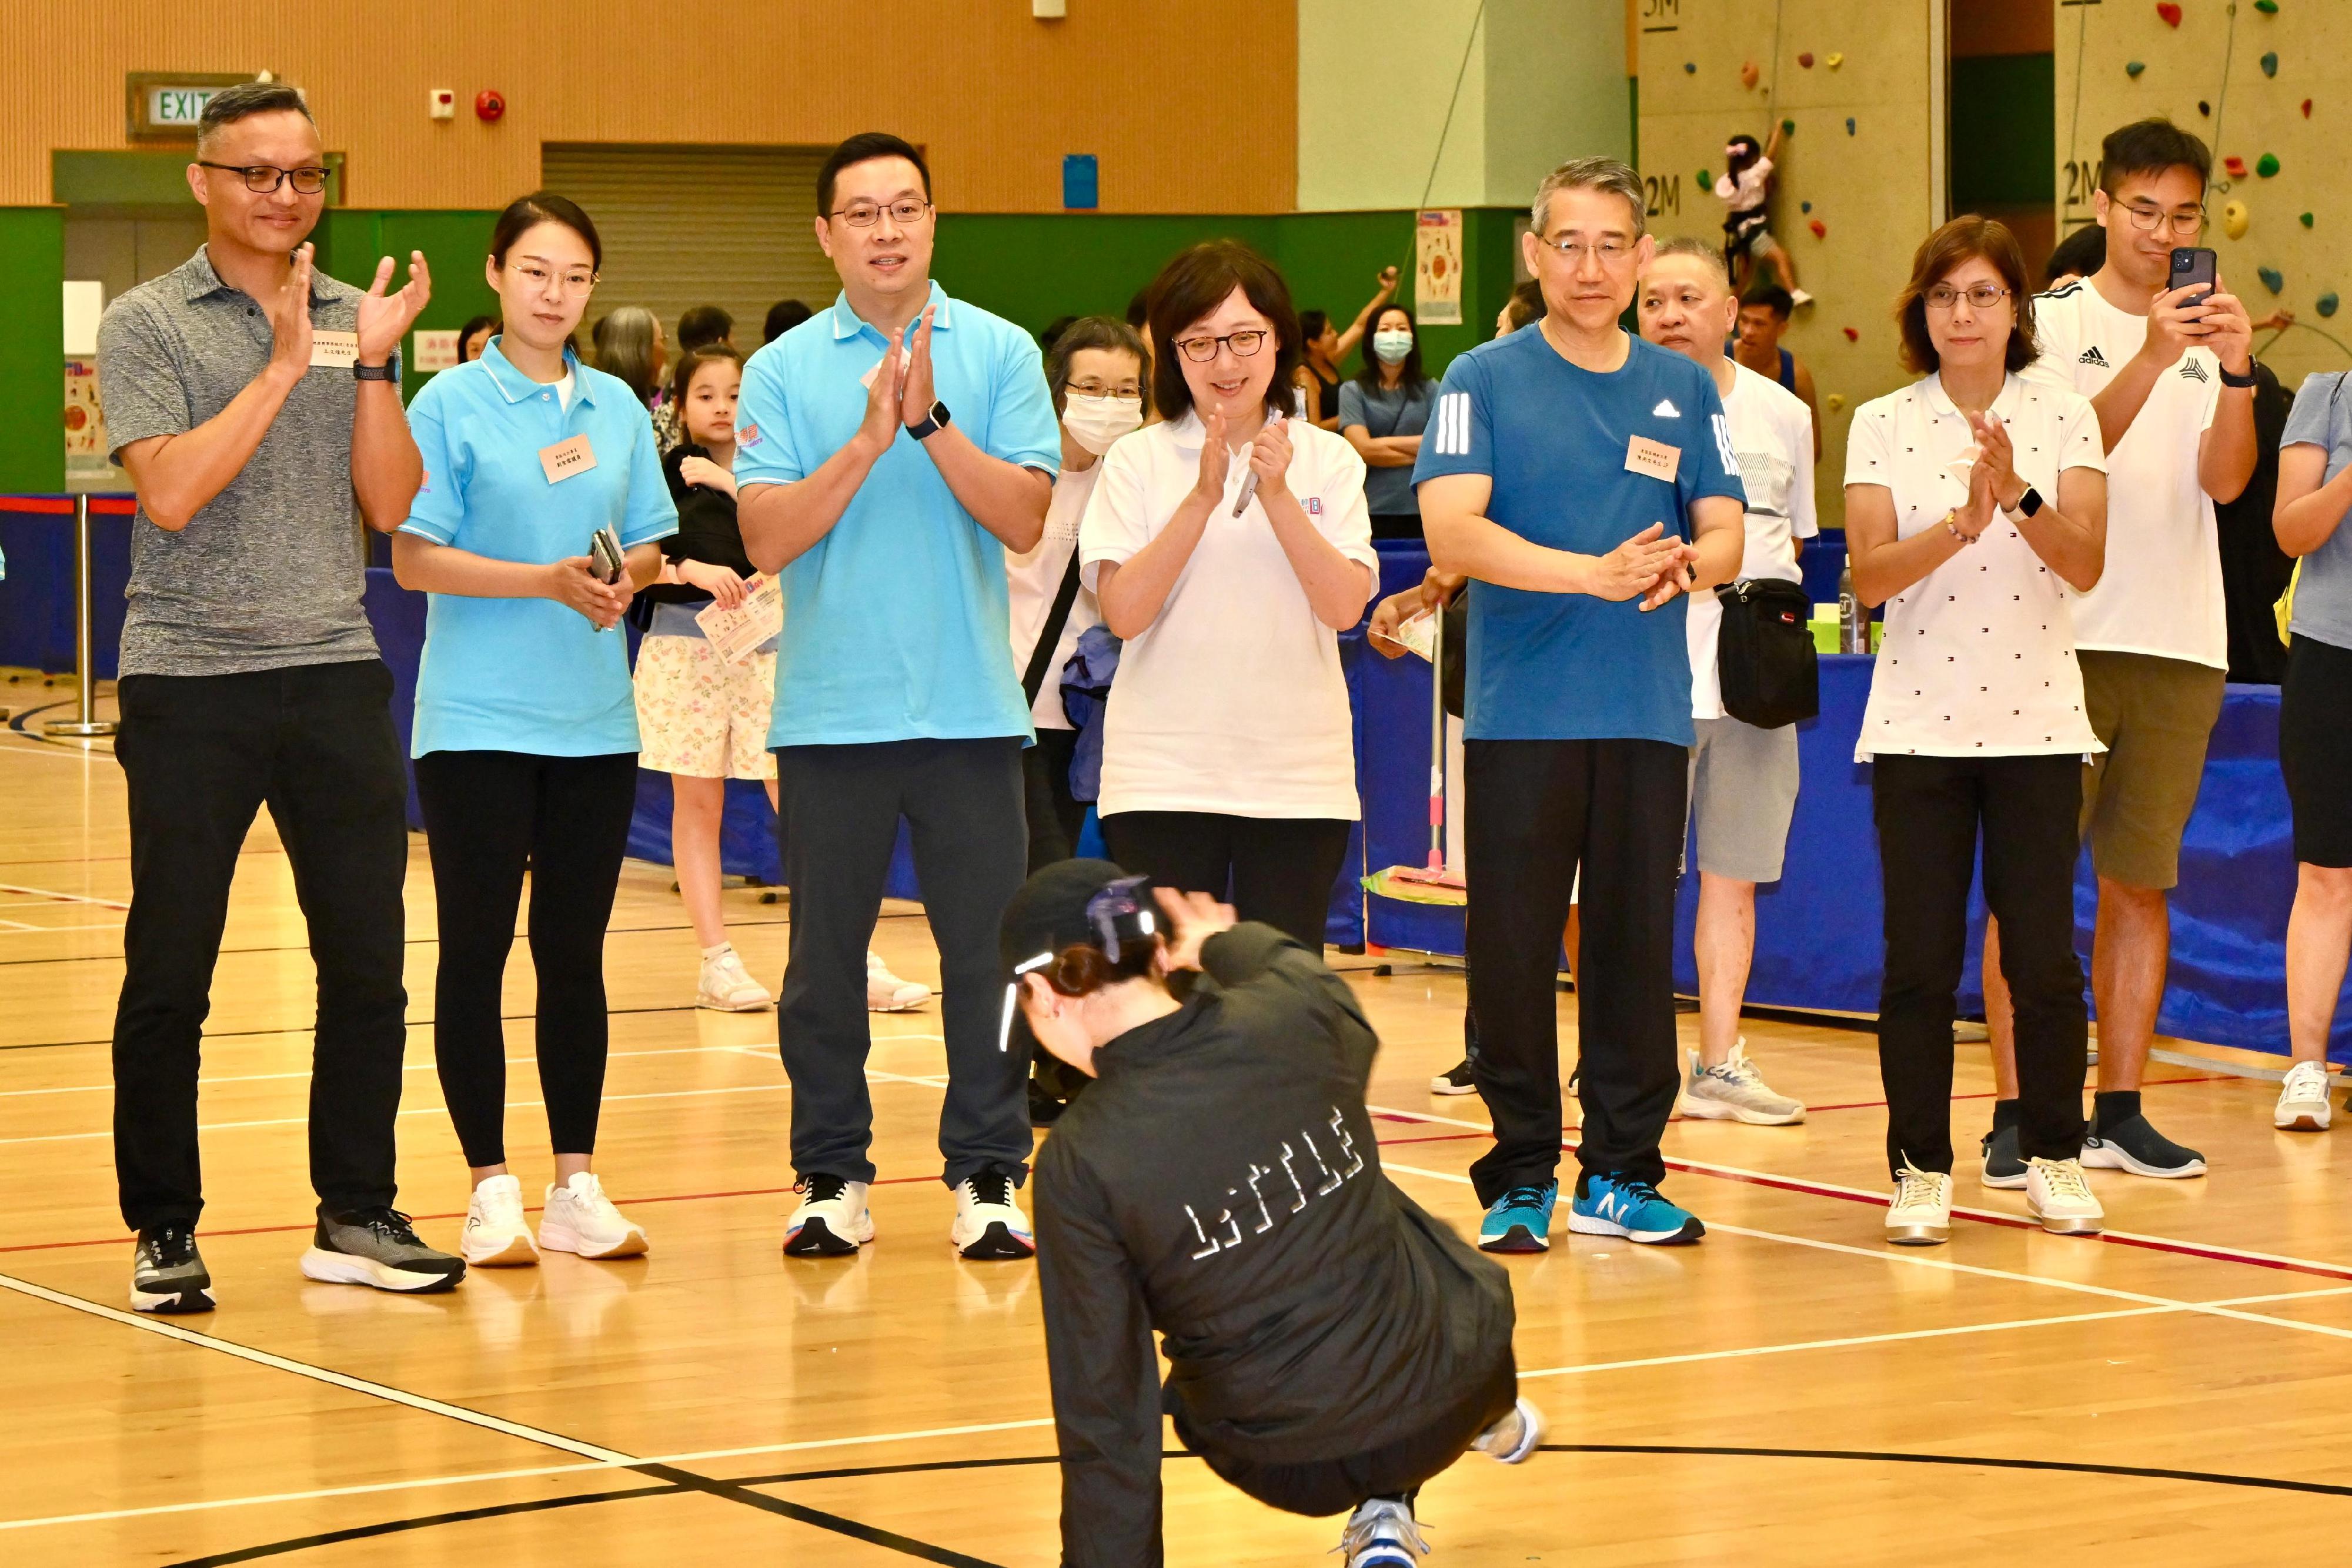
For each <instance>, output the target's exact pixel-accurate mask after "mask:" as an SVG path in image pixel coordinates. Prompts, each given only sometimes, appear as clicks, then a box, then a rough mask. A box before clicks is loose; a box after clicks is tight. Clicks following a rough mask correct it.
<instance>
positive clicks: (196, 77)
mask: <svg viewBox="0 0 2352 1568" xmlns="http://www.w3.org/2000/svg"><path fill="white" fill-rule="evenodd" d="M251 80H253V78H252V76H251V75H249V74H247V73H245V72H220V73H215V72H205V71H132V72H131V73H130V77H129V79H128V82H127V83H126V88H127V90H126V92H125V94H124V99H125V103H124V107H125V110H127V116H126V118H127V121H128V123H127V124H126V126H125V128H124V131H125V134H127V135H128V136H129V137H130V139H131V141H193V140H194V137H195V134H196V121H197V120H199V119H200V118H202V116H203V114H204V112H205V104H206V103H207V102H209V101H210V100H211V99H212V96H213V94H215V93H216V92H218V91H219V90H220V89H223V88H225V87H234V86H236V84H237V83H239V82H247V81H251Z"/></svg>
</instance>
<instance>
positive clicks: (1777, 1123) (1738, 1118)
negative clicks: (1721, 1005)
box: [1676, 1037, 1805, 1127]
mask: <svg viewBox="0 0 2352 1568" xmlns="http://www.w3.org/2000/svg"><path fill="white" fill-rule="evenodd" d="M1676 1109H1677V1110H1679V1111H1681V1112H1682V1113H1683V1114H1684V1115H1685V1116H1697V1117H1701V1118H1703V1119H1705V1120H1707V1121H1711V1122H1746V1123H1748V1124H1749V1125H1751V1126H1757V1127H1786V1126H1789V1125H1790V1124H1794V1123H1798V1122H1801V1121H1803V1120H1804V1119H1805V1103H1804V1102H1803V1101H1801V1100H1791V1099H1790V1097H1789V1096H1787V1095H1786V1094H1780V1093H1775V1092H1773V1089H1772V1086H1771V1085H1770V1084H1769V1083H1767V1082H1764V1075H1763V1074H1762V1073H1760V1072H1759V1071H1756V1064H1755V1063H1754V1062H1752V1061H1748V1041H1747V1040H1746V1038H1745V1037H1742V1038H1741V1039H1740V1040H1737V1041H1735V1042H1734V1043H1733V1045H1732V1047H1731V1054H1730V1055H1729V1056H1728V1057H1727V1058H1725V1059H1724V1061H1723V1063H1722V1064H1721V1065H1720V1066H1717V1067H1705V1068H1703V1067H1701V1066H1699V1064H1698V1052H1696V1051H1692V1052H1691V1054H1690V1076H1689V1077H1688V1078H1686V1079H1685V1080H1684V1081H1683V1095H1682V1103H1681V1104H1680V1105H1678V1106H1677V1107H1676Z"/></svg>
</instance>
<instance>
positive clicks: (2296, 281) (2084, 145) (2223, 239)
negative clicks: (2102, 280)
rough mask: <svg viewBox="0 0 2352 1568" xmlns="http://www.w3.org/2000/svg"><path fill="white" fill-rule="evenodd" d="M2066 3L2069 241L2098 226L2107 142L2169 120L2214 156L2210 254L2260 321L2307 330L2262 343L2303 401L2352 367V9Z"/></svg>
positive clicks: (2150, 0)
mask: <svg viewBox="0 0 2352 1568" xmlns="http://www.w3.org/2000/svg"><path fill="white" fill-rule="evenodd" d="M2053 4H2054V5H2055V6H2056V10H2057V31H2056V54H2057V60H2056V65H2057V72H2056V77H2057V97H2058V105H2057V107H2058V171H2057V176H2058V178H2057V197H2058V226H2059V232H2060V233H2061V234H2065V233H2069V232H2071V231H2073V230H2074V229H2076V228H2079V227H2081V226H2082V225H2084V224H2086V223H2090V222H2092V221H2093V218H2092V213H2091V194H2092V193H2093V192H2094V191H2095V189H2096V188H2097V186H2098V181H2099V142H2100V140H2101V139H2102V138H2103V137H2105V135H2106V133H2107V132H2108V131H2112V130H2114V129H2115V128H2116V126H2118V125H2122V124H2125V123H2126V122H2128V121H2130V120H2138V119H2141V118H2143V117H2145V116H2147V115H2151V114H2163V115H2169V116H2170V117H2171V118H2172V120H2174V122H2175V123H2177V124H2179V125H2181V126H2183V127H2185V128H2187V129H2189V130H2190V131H2195V132H2196V133H2197V134H2198V135H2199V136H2201V137H2203V138H2204V139H2205V141H2206V143H2207V145H2209V146H2210V147H2211V148H2212V149H2213V159H2214V167H2213V184H2212V188H2211V189H2210V191H2208V192H2207V193H2206V199H2205V204H2206V208H2207V210H2208V211H2209V212H2210V214H2212V225H2211V226H2210V228H2209V229H2208V230H2207V232H2206V238H2205V240H2204V242H2203V243H2205V244H2207V245H2210V246H2212V247H2213V249H2214V250H2215V251H2216V252H2218V253H2219V255H2220V257H2221V277H2222V280H2223V281H2224V282H2225V283H2227V284H2228V285H2229V287H2230V288H2231V292H2233V293H2235V294H2236V295H2238V296H2239V297H2240V298H2242V299H2243V300H2244V301H2245V302H2246V308H2247V309H2248V310H2249V311H2250V312H2252V315H2253V317H2254V318H2255V319H2256V320H2258V321H2259V320H2260V319H2263V317H2265V316H2268V315H2270V314H2271V313H2272V312H2273V311H2274V310H2277V309H2280V308H2284V309H2287V310H2291V311H2293V312H2294V317H2295V319H2296V321H2297V323H2298V325H2297V326H2295V327H2294V328H2291V329H2288V330H2287V331H2285V332H2284V334H2280V335H2277V336H2276V338H2275V340H2273V334H2272V333H2270V332H2266V331H2265V332H2257V333H2256V334H2255V336H2254V346H2255V348H2256V349H2257V350H2259V351H2260V352H2261V354H2262V357H2263V361H2264V362H2266V363H2267V364H2268V365H2269V366H2270V367H2271V369H2272V370H2273V371H2277V372H2278V375H2279V379H2280V380H2281V381H2283V382H2285V384H2286V385H2287V387H2288V388H2289V390H2292V389H2294V387H2296V386H2298V385H2300V384H2301V383H2302V381H2303V378H2304V377H2305V375H2307V374H2308V373H2310V372H2311V371H2320V370H2327V371H2340V370H2343V369H2344V368H2345V367H2346V366H2347V364H2352V348H2347V347H2346V345H2347V344H2352V314H2346V313H2342V312H2340V311H2339V310H2338V308H2337V306H2338V302H2339V300H2340V299H2342V298H2352V156H2347V152H2346V148H2345V141H2346V138H2347V135H2352V48H2347V47H2352V4H2347V0H2236V3H2235V4H2231V0H2166V3H2165V4H2162V5H2158V4H2157V3H2156V0H2095V3H2094V4H2090V5H2082V4H2077V3H2076V0H2053ZM2225 161H2228V162H2225ZM2265 344H2268V345H2269V346H2268V347H2265V346H2264V345H2265Z"/></svg>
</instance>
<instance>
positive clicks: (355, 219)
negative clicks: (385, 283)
mask: <svg viewBox="0 0 2352 1568" xmlns="http://www.w3.org/2000/svg"><path fill="white" fill-rule="evenodd" d="M497 221H498V214H496V213H477V212H463V211H459V212H438V213H425V212H400V213H377V212H366V211H362V210H358V209H354V208H350V207H342V208H333V207H331V208H329V209H328V210H327V212H326V214H324V215H323V216H322V217H320V220H319V226H318V228H317V229H316V230H315V231H313V233H312V235H311V239H312V241H313V242H314V243H315V244H316V245H317V246H318V247H319V257H318V260H319V266H320V268H321V269H322V270H324V271H326V272H327V273H329V274H330V275H331V276H333V277H340V278H341V279H342V280H343V281H344V282H346V283H350V284H352V285H353V286H355V287H361V288H364V287H367V286H368V285H369V284H370V283H372V282H373V281H374V279H375V264H376V262H377V260H378V258H380V257H383V256H391V257H392V258H393V260H394V263H395V264H396V265H395V267H394V272H393V275H392V286H393V287H395V288H396V287H400V285H401V284H402V283H403V282H404V281H405V280H406V278H407V277H408V253H409V252H411V251H415V250H421V251H423V252H424V253H425V268H426V270H427V271H428V272H429V273H430V274H431V276H432V281H433V298H431V299H430V300H429V301H427V302H426V304H425V313H424V314H423V315H421V316H419V317H418V318H417V319H416V324H417V326H419V327H422V328H425V329H427V330H434V329H445V328H446V329H457V328H458V327H462V326H464V325H465V324H466V323H467V321H468V320H470V319H473V318H474V317H476V316H481V315H495V314H497V312H498V296H497V295H495V294H493V293H491V292H490V286H489V283H488V280H487V279H486V278H484V277H483V276H482V258H483V257H484V256H487V255H488V252H489V248H490V225H492V224H494V223H496V222H497ZM431 379H432V378H431V377H429V376H424V375H419V374H418V373H417V371H415V368H414V367H411V366H405V365H404V367H403V369H402V386H401V391H402V392H403V394H404V395H405V396H408V397H414V396H415V395H416V389H417V388H419V387H421V386H423V385H424V384H425V382H427V381H429V380H431Z"/></svg>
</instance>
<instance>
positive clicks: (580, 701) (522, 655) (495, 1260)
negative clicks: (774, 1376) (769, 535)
mask: <svg viewBox="0 0 2352 1568" xmlns="http://www.w3.org/2000/svg"><path fill="white" fill-rule="evenodd" d="M603 256H604V247H603V245H602V243H601V242H600V241H599V240H598V238H597V236H596V228H595V225H593V224H592V223H591V222H589V219H588V214H585V213H583V212H582V211H581V210H580V209H579V207H577V206H576V205H574V204H572V203H571V202H569V201H567V200H565V199H564V198H563V197H562V196H557V195H551V194H549V193H545V192H541V193H538V194H536V195H530V196H525V197H524V198H522V199H521V200H520V201H519V202H516V203H515V204H512V205H511V206H509V207H508V208H507V210H506V211H505V212H504V213H502V214H499V221H498V225H497V226H496V227H495V228H494V229H493V230H492V232H491V235H490V247H489V259H488V267H487V269H486V270H487V272H488V278H489V283H490V287H492V288H495V289H496V290H498V293H499V306H500V309H499V315H500V317H501V319H503V320H504V321H505V322H506V329H505V331H504V332H502V333H501V334H500V335H499V336H498V337H496V338H493V339H491V340H490V344H489V347H488V349H486V350H483V353H482V357H481V358H480V359H478V360H477V361H474V362H473V363H471V364H466V365H459V366H457V368H456V369H455V370H449V371H442V372H441V373H440V374H439V375H437V376H435V377H434V378H433V380H432V381H431V382H428V383H426V385H425V390H424V391H423V392H419V393H417V395H416V401H415V402H414V403H412V404H410V405H409V410H408V423H409V426H410V428H411V429H412V430H413V431H414V432H415V436H416V449H417V451H418V452H419V453H420V454H421V455H423V457H424V459H425V484H424V486H423V487H422V488H420V489H419V490H418V491H417V493H416V499H415V502H414V503H413V505H412V507H411V508H410V511H409V515H408V520H407V521H406V522H404V523H403V524H402V525H401V528H400V531H399V532H398V533H396V534H394V536H393V540H392V564H393V570H394V573H395V574H396V575H397V576H398V578H399V580H400V583H401V586H403V587H404V588H410V589H417V590H422V591H425V593H427V594H429V595H430V596H431V603H430V605H429V607H428V609H427V611H426V612H425V653H424V656H423V659H422V660H421V662H420V664H419V665H418V669H417V676H416V727H415V737H414V741H413V751H414V755H415V758H416V792H417V796H418V799H419V800H421V801H422V802H423V804H424V808H425V834H426V840H427V842H428V844H429V846H430V848H431V851H432V856H433V883H434V891H435V894H436V905H437V907H438V911H439V922H440V928H439V936H440V939H441V949H440V967H439V971H438V973H437V974H436V977H435V981H434V1003H435V1016H434V1023H433V1051H434V1057H435V1061H436V1066H437V1067H438V1068H439V1070H440V1074H441V1091H442V1095H443V1098H444V1099H445V1100H446V1102H447V1103H448V1107H449V1119H450V1120H451V1121H452V1122H453V1123H455V1124H456V1125H457V1141H458V1144H459V1145H460V1146H461V1147H462V1148H463V1149H464V1151H465V1155H466V1164H467V1166H468V1167H469V1168H470V1173H471V1177H472V1183H473V1201H472V1203H471V1205H470V1206H469V1207H468V1209H467V1216H466V1232H465V1242H464V1250H465V1255H466V1261H467V1262H468V1263H470V1264H476V1265H486V1264H501V1263H506V1264H521V1263H534V1262H536V1261H538V1259H539V1249H540V1248H541V1247H546V1248H551V1249H556V1250H559V1251H565V1252H572V1253H576V1254H578V1255H579V1256H581V1257H583V1258H622V1257H627V1256H629V1255H631V1254H633V1253H638V1252H643V1251H644V1250H645V1249H646V1233H645V1231H644V1229H643V1228H640V1227H639V1226H637V1225H635V1224H634V1223H632V1222H631V1221H630V1220H628V1219H627V1218H625V1217H624V1216H623V1215H622V1213H621V1211H620V1210H619V1209H617V1208H615V1207H614V1206H613V1203H612V1200H611V1199H609V1198H607V1197H605V1196H604V1187H603V1186H602V1185H601V1184H600V1183H599V1182H598V1181H597V1179H596V1176H594V1174H593V1172H591V1170H590V1169H589V1166H590V1165H591V1163H592V1160H593V1151H594V1149H595V1147H596V1122H597V1113H598V1111H599V1109H600V1105H601V1102H602V1100H603V1098H604V1055H605V1048H606V1040H607V1025H606V1019H605V1011H604V926H605V924H606V921H607V919H608V918H609V917H610V915H611V914H612V910H613V894H614V888H615V886H616V885H617V884H618V883H619V880H620V875H621V855H622V852H623V850H624V849H625V847H626V845H627V842H628V835H629V818H630V815H631V813H632V812H633V810H635V803H636V793H637V713H636V704H635V698H634V695H633V694H632V692H631V690H630V686H629V660H628V649H627V644H626V643H625V642H624V641H623V639H622V636H621V634H620V633H619V632H616V631H615V630H614V627H615V626H616V625H617V624H618V622H619V621H620V619H621V615H622V612H625V610H627V609H628V606H629V600H630V598H631V596H632V595H633V594H634V592H635V590H636V589H637V588H640V587H642V586H644V585H645V584H646V583H647V582H649V581H651V580H653V578H654V575H655V573H656V572H657V571H658V570H660V567H661V547H660V545H659V544H658V542H657V541H659V540H660V539H663V538H667V536H669V535H670V534H672V533H674V532H676V531H677V507H675V506H673V505H672V504H671V502H670V498H669V491H668V488H667V486H665V485H664V484H663V483H662V472H661V462H660V459H659V457H658V456H657V455H656V453H655V451H654V432H653V425H652V423H650V422H649V421H648V420H647V419H646V412H645V405H644V404H643V403H641V402H638V401H637V399H636V397H635V394H634V393H633V392H632V391H631V389H630V388H629V387H627V386H626V385H625V384H624V383H622V382H619V381H618V380H616V379H614V377H612V376H610V375H607V374H605V373H604V372H603V371H593V370H590V369H588V368H587V367H586V366H583V365H582V364H581V363H580V361H579V359H578V357H577V356H575V355H574V354H573V353H572V350H571V347H570V340H571V337H572V329H573V328H575V327H577V326H578V325H579V324H580V316H581V312H582V311H583V310H584V309H585V308H587V304H588V298H589V294H590V291H591V290H593V288H594V287H595V285H596V269H597V267H598V265H599V264H600V263H601V261H602V260H603ZM608 529H609V530H610V531H611V533H612V534H613V535H614V536H617V538H618V539H619V543H620V547H621V549H622V550H623V551H625V559H624V560H623V562H622V572H621V576H620V578H619V580H617V581H613V582H607V581H606V580H604V578H603V577H602V576H601V575H599V573H598V572H597V570H596V569H595V561H594V559H593V551H592V540H593V539H594V538H595V537H596V536H597V535H598V534H600V533H601V532H603V531H604V530H608ZM526 868H527V869H528V870H529V871H530V956H531V965H532V967H533V968H534V969H535V970H536V971H537V974H538V983H539V1002H538V1007H537V1009H536V1010H537V1013H538V1036H539V1090H540V1098H541V1100H543V1101H544V1103H545V1104H546V1107H547V1123H548V1133H549V1134H550V1142H551V1143H552V1144H553V1145H554V1148H553V1151H552V1152H553V1155H554V1163H555V1181H554V1183H553V1185H551V1186H549V1187H548V1188H547V1189H546V1190H547V1197H546V1204H547V1207H546V1210H545V1212H544V1214H543V1216H542V1218H541V1223H540V1228H539V1238H538V1241H537V1243H536V1244H534V1243H533V1241H532V1239H531V1234H530V1227H529V1226H528V1225H527V1224H526V1223H525V1221H524V1218H523V1207H522V1188H521V1186H520V1183H519V1182H518V1181H517V1179H516V1178H515V1177H514V1176H512V1175H510V1174H509V1172H508V1169H507V1154H506V1130H505V1124H506V1086H507V1061H506V1030H505V1026H504V1025H503V1024H502V1023H501V1022H500V1009H499V991H500V986H501V980H502V977H503V976H504V975H505V973H506V967H507V956H508V954H509V951H510V950H511V949H512V948H513V946H514V934H515V913H516V908H517V905H518V904H520V901H521V898H522V881H523V873H524V871H525V869H526Z"/></svg>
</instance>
